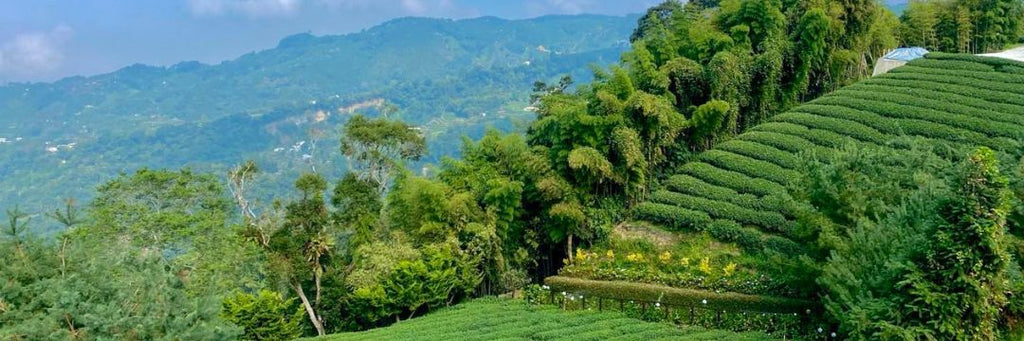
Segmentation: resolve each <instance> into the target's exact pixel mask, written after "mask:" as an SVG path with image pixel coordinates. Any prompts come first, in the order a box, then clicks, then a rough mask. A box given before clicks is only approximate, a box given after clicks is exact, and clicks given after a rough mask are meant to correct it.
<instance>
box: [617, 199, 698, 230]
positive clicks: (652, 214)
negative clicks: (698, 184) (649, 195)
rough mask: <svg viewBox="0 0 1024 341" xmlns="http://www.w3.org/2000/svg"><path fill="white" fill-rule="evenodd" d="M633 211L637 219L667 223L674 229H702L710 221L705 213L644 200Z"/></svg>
mask: <svg viewBox="0 0 1024 341" xmlns="http://www.w3.org/2000/svg"><path fill="white" fill-rule="evenodd" d="M633 210H634V211H633V212H634V214H635V216H636V218H637V219H642V220H647V221H650V222H654V223H660V224H664V225H668V226H670V227H672V228H676V229H689V230H698V231H699V230H703V229H704V225H706V224H707V223H710V222H711V217H709V216H708V214H707V213H704V212H700V211H694V210H688V209H684V208H679V207H676V206H672V205H665V204H658V203H652V202H644V203H640V204H638V205H636V207H634V208H633Z"/></svg>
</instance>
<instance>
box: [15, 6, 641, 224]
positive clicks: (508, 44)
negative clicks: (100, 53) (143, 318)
mask: <svg viewBox="0 0 1024 341" xmlns="http://www.w3.org/2000/svg"><path fill="white" fill-rule="evenodd" d="M636 19H637V17H636V16H621V17H615V16H595V15H580V16H548V17H540V18H536V19H529V20H503V19H498V18H494V17H483V18H477V19H467V20H448V19H425V18H403V19H396V20H392V21H389V22H386V23H384V24H382V25H379V26H376V27H374V28H371V29H368V30H365V31H362V32H359V33H353V34H348V35H341V36H322V37H317V36H313V35H309V34H298V35H293V36H290V37H287V38H284V39H282V40H281V42H280V44H279V45H278V46H277V47H276V48H273V49H270V50H266V51H261V52H256V53H250V54H246V55H244V56H241V57H239V58H238V59H235V60H232V61H228V62H224V63H221V64H217V65H206V64H201V63H198V62H182V63H178V64H175V65H173V66H170V67H166V68H165V67H152V66H145V65H133V66H129V67H126V68H123V69H121V70H118V71H117V72H113V73H110V74H104V75H98V76H92V77H71V78H67V79H63V80H61V81H58V82H55V83H32V84H10V85H7V86H4V87H0V111H3V112H4V115H0V141H2V142H0V206H4V207H7V206H13V205H15V204H20V205H21V206H22V208H24V209H27V210H30V211H33V212H39V211H42V210H44V209H46V208H49V207H52V206H55V205H57V204H58V203H59V200H60V199H61V198H64V197H76V198H79V199H80V200H81V199H86V198H85V196H86V195H88V193H90V192H91V191H92V188H93V186H95V185H97V184H99V183H101V182H103V181H104V180H105V179H106V178H108V177H110V176H111V175H112V174H116V173H117V172H119V171H125V172H128V171H133V170H134V169H137V168H140V167H150V168H159V167H171V168H176V167H182V166H190V167H194V168H196V169H199V170H211V169H212V170H223V169H226V167H227V166H228V165H230V164H232V163H237V162H240V161H242V160H245V159H248V158H256V159H257V160H259V161H260V163H261V166H263V167H265V168H266V170H267V171H268V172H270V173H275V172H281V174H282V175H284V174H286V173H287V174H294V173H295V172H298V171H300V170H307V169H309V167H313V166H316V165H321V167H318V170H319V171H321V172H327V173H331V172H334V171H340V170H342V169H343V164H344V161H343V160H340V159H338V158H339V157H340V156H338V154H339V153H337V149H336V148H337V141H336V140H337V125H338V124H339V123H340V122H343V121H344V120H345V117H346V116H347V115H349V114H351V113H354V112H364V113H370V114H376V113H377V112H378V111H379V110H378V109H379V108H380V105H381V104H382V103H385V102H386V103H392V104H394V105H395V106H397V108H398V109H399V110H398V111H397V112H391V113H390V115H392V117H399V118H402V119H403V120H407V121H409V122H411V123H413V124H417V125H421V128H422V129H423V131H424V133H425V134H426V135H427V137H428V139H429V140H430V142H431V152H432V153H431V157H429V158H428V160H427V161H436V160H437V158H438V156H440V155H444V154H452V153H455V152H457V149H458V147H459V145H460V140H459V137H460V136H462V135H463V134H468V135H470V136H479V135H480V134H481V133H482V132H483V131H484V129H485V127H487V126H495V127H499V128H502V129H506V130H508V129H513V128H514V124H513V123H514V122H516V121H517V120H524V119H532V117H533V114H532V113H531V112H527V111H524V110H523V109H524V107H525V106H526V105H527V99H528V93H529V91H530V86H531V83H532V82H533V81H536V80H551V79H554V78H557V77H558V76H560V75H563V74H572V75H573V76H574V77H576V78H577V79H586V78H588V77H589V71H588V65H590V64H593V63H596V64H609V63H612V62H614V61H616V60H617V59H618V57H619V55H620V54H621V53H622V52H623V51H624V50H625V49H627V48H628V41H627V39H628V37H629V34H630V32H631V30H632V27H633V26H634V25H635V23H636ZM388 110H389V111H391V110H392V109H388ZM311 133H312V135H313V136H311ZM282 178H284V179H288V178H291V177H288V176H284V177H282ZM282 184H283V185H285V186H286V185H287V181H285V182H283V183H282ZM44 193H45V194H44Z"/></svg>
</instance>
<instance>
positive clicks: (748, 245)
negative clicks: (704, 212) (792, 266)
mask: <svg viewBox="0 0 1024 341" xmlns="http://www.w3.org/2000/svg"><path fill="white" fill-rule="evenodd" d="M708 233H709V234H711V236H712V237H715V239H718V240H721V241H724V242H729V243H736V245H739V247H741V248H743V249H744V250H747V251H748V252H755V253H757V252H763V251H765V250H772V251H775V252H778V253H780V254H783V255H790V256H792V255H799V254H802V253H803V252H804V251H803V247H801V246H800V244H797V243H796V242H794V241H793V240H791V239H789V238H784V237H779V236H773V235H768V234H765V233H763V232H761V231H758V230H757V229H753V228H748V227H742V226H740V224H738V223H736V222H735V221H732V220H724V219H719V220H715V221H713V222H711V224H710V225H708Z"/></svg>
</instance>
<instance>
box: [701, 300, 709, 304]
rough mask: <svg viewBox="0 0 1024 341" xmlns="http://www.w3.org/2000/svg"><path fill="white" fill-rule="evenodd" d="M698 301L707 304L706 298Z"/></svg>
mask: <svg viewBox="0 0 1024 341" xmlns="http://www.w3.org/2000/svg"><path fill="white" fill-rule="evenodd" d="M700 303H702V304H708V300H701V301H700Z"/></svg>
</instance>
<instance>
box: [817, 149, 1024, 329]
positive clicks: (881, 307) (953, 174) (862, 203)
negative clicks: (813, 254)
mask: <svg viewBox="0 0 1024 341" xmlns="http://www.w3.org/2000/svg"><path fill="white" fill-rule="evenodd" d="M879 152H880V151H861V152H849V151H848V152H844V153H843V154H840V155H839V156H838V158H837V159H835V160H838V162H834V163H832V165H830V166H812V170H811V175H812V176H811V177H809V179H810V181H811V182H810V183H809V185H810V186H808V192H807V194H808V196H806V197H805V198H808V199H810V200H809V202H811V203H812V204H813V205H816V207H818V210H817V211H818V212H819V213H818V214H819V215H817V216H814V215H812V216H806V217H805V218H804V219H806V220H807V222H806V223H805V224H804V226H805V227H806V226H821V227H822V228H821V229H820V230H818V231H816V232H815V233H814V234H813V235H814V236H816V237H814V238H816V239H817V243H816V244H817V246H818V247H819V248H821V250H823V251H824V253H819V254H823V255H824V256H825V257H827V258H826V261H825V262H824V264H823V266H822V268H821V277H820V278H819V279H818V283H819V284H821V286H822V288H823V289H824V290H825V296H824V298H823V302H824V303H825V308H826V310H827V311H828V312H829V313H830V315H831V316H832V317H833V318H835V319H837V320H838V322H839V326H840V329H841V330H842V331H843V332H844V333H847V334H848V335H849V336H850V337H851V338H853V339H877V338H883V339H907V340H909V339H922V338H925V339H951V340H952V339H956V340H960V339H971V340H977V339H983V340H987V339H995V338H996V337H997V336H998V334H999V331H998V327H997V325H996V324H997V321H998V320H999V318H1000V317H999V316H1000V314H1001V309H1002V308H1003V306H1005V304H1006V302H1007V301H1006V296H1005V295H1006V290H1008V288H1007V287H1006V285H1007V277H1006V276H1007V275H1008V272H1007V271H1008V262H1009V255H1008V253H1007V249H1006V243H1007V239H1006V237H1005V235H1004V234H1005V230H1006V226H1005V217H1006V214H1007V210H1008V208H1009V201H1008V200H1009V193H1008V192H1007V188H1006V187H1007V183H1006V180H1005V178H1004V177H1003V176H1002V175H1001V174H1000V172H999V170H998V166H997V163H996V161H995V154H994V153H993V152H992V151H991V150H989V149H987V148H984V147H982V148H980V149H978V150H976V151H974V152H972V153H970V154H969V156H968V157H967V159H966V160H965V161H963V162H961V163H960V165H959V166H957V167H954V166H952V165H951V164H950V162H949V161H945V160H943V159H942V158H939V157H937V156H936V155H935V154H932V152H931V151H928V150H911V151H910V152H906V151H904V152H898V155H895V156H894V155H884V154H890V153H889V152H882V153H879ZM883 153H884V154H883ZM872 159H874V160H876V161H869V160H872ZM885 159H888V160H889V161H883V160H885ZM893 166H896V167H895V168H894V167H893ZM880 171H881V172H880ZM819 181H823V182H819ZM873 193H886V195H884V196H882V195H878V194H873ZM829 198H831V199H829ZM805 232H807V231H805Z"/></svg>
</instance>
